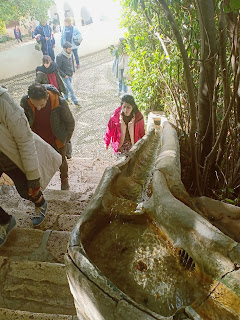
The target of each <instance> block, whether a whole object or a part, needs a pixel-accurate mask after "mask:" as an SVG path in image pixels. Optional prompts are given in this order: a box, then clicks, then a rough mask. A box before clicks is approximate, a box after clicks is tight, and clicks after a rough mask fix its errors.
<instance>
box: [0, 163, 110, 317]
mask: <svg viewBox="0 0 240 320" xmlns="http://www.w3.org/2000/svg"><path fill="white" fill-rule="evenodd" d="M113 160H114V159H110V160H99V159H95V160H94V159H81V158H74V159H72V160H71V161H69V182H70V187H71V190H70V191H61V190H59V189H60V179H59V173H56V175H55V176H54V177H53V179H52V181H51V183H50V185H49V186H48V189H46V190H45V191H44V195H45V197H46V199H47V200H48V204H49V207H48V216H47V217H46V219H45V221H44V222H43V223H42V225H40V226H39V227H38V228H33V227H32V226H31V219H30V217H31V214H32V213H33V210H34V207H33V205H32V204H31V203H29V201H26V200H23V199H22V198H20V197H19V195H18V194H17V192H16V190H15V188H14V187H13V186H6V184H4V185H1V195H0V204H1V205H2V207H3V208H4V209H5V210H6V211H7V212H8V213H9V214H13V215H14V217H15V218H16V221H17V227H16V228H15V229H14V230H13V231H12V232H11V233H10V235H9V237H8V239H7V241H6V243H5V244H4V245H3V246H2V247H0V283H1V285H0V320H40V319H41V320H55V319H59V320H76V319H77V317H76V311H75V306H74V302H73V297H72V295H71V292H70V290H69V286H68V281H67V276H66V270H65V266H64V254H65V252H66V249H67V244H68V239H69V235H70V233H71V231H72V229H73V227H74V225H75V224H76V222H77V220H78V218H79V215H80V214H81V213H82V212H83V210H84V209H85V207H86V205H87V204H88V202H89V200H90V198H91V196H92V194H93V193H94V191H95V189H96V187H97V185H98V183H99V181H100V179H101V177H102V174H103V172H104V170H105V168H106V167H107V166H109V165H111V164H112V163H113ZM2 183H3V182H2Z"/></svg>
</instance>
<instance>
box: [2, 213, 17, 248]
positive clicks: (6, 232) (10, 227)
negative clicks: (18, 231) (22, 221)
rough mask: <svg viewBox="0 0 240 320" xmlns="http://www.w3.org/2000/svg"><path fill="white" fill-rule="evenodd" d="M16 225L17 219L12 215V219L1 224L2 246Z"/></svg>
mask: <svg viewBox="0 0 240 320" xmlns="http://www.w3.org/2000/svg"><path fill="white" fill-rule="evenodd" d="M15 227H16V220H15V218H14V217H13V216H11V219H10V221H9V222H8V223H7V224H4V225H0V247H1V246H2V245H3V244H4V242H5V241H6V240H7V237H8V235H9V233H10V232H11V231H12V230H13V229H14V228H15Z"/></svg>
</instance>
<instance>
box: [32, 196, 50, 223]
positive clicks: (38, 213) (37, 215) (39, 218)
mask: <svg viewBox="0 0 240 320" xmlns="http://www.w3.org/2000/svg"><path fill="white" fill-rule="evenodd" d="M47 207H48V203H47V201H46V200H45V202H44V204H43V205H42V206H41V207H35V212H34V217H33V218H32V224H33V226H34V227H37V226H39V225H40V224H41V223H42V222H43V221H44V219H45V217H46V214H47Z"/></svg>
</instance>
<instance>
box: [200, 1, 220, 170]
mask: <svg viewBox="0 0 240 320" xmlns="http://www.w3.org/2000/svg"><path fill="white" fill-rule="evenodd" d="M214 4H215V1H214V0H198V1H197V5H198V13H199V24H200V35H201V68H200V75H199V87H198V145H199V150H200V152H199V163H200V165H201V166H203V163H204V159H205V157H206V156H207V155H208V154H209V152H210V151H211V149H212V145H213V133H212V101H213V92H214V85H215V78H216V71H215V60H216V47H217V46H216V28H215V21H214V14H215V6H214Z"/></svg>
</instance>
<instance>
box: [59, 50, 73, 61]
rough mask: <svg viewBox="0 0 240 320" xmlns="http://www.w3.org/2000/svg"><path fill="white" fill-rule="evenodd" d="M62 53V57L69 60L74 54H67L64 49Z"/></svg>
mask: <svg viewBox="0 0 240 320" xmlns="http://www.w3.org/2000/svg"><path fill="white" fill-rule="evenodd" d="M61 53H62V55H64V56H65V57H67V58H68V59H70V58H71V57H72V54H73V53H72V52H71V53H67V52H66V51H65V50H64V49H63V51H62V52H61Z"/></svg>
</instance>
